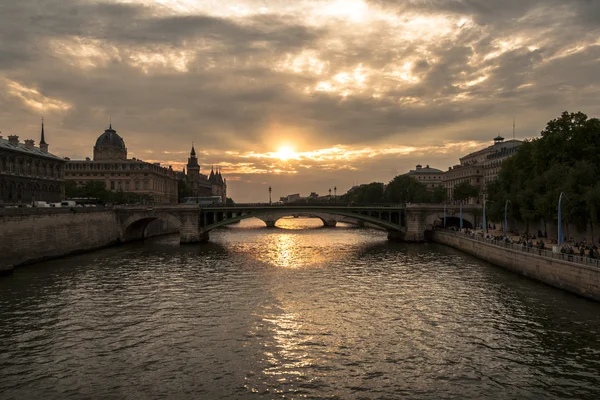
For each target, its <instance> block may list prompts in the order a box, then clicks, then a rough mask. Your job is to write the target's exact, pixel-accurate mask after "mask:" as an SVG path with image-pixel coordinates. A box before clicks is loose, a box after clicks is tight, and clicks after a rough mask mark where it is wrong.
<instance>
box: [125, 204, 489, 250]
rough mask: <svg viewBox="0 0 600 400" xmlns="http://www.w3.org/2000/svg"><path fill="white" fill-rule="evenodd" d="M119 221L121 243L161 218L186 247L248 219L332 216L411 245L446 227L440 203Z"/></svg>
mask: <svg viewBox="0 0 600 400" xmlns="http://www.w3.org/2000/svg"><path fill="white" fill-rule="evenodd" d="M480 209H481V208H480V207H479V206H469V207H465V208H464V210H463V226H465V227H470V226H473V225H476V224H477V223H478V218H479V214H480ZM115 213H116V217H117V222H118V224H119V226H120V229H121V242H128V241H132V240H138V239H143V238H144V231H145V229H146V226H147V225H148V224H149V223H150V222H152V221H153V220H156V219H161V220H165V221H168V222H169V223H170V224H172V225H173V226H175V227H179V232H180V242H181V243H203V242H206V241H208V239H209V232H210V231H211V230H213V229H217V228H221V227H224V226H227V225H230V224H234V223H237V222H239V221H241V220H244V219H247V218H258V219H261V220H263V221H264V222H265V223H266V225H267V227H274V226H275V222H276V221H277V219H279V218H281V217H284V216H292V215H311V216H315V217H317V218H320V219H321V220H322V221H323V223H324V225H325V226H335V222H336V220H335V219H333V218H331V216H337V217H343V218H345V219H347V218H350V219H353V220H356V221H357V222H358V223H368V224H372V225H375V226H377V227H379V228H381V229H385V230H386V231H387V232H388V238H389V239H394V240H404V241H410V242H420V241H423V240H425V239H426V232H427V231H429V230H431V229H432V227H433V226H434V224H441V221H442V219H443V217H444V206H443V205H441V204H407V205H400V204H397V205H373V206H366V205H361V206H355V205H351V204H348V205H343V204H334V205H331V204H311V205H307V204H298V205H293V204H292V205H268V204H249V205H243V204H241V205H235V206H213V207H206V206H198V205H195V204H192V205H178V206H138V207H115ZM446 219H447V224H448V225H455V226H458V219H459V207H458V206H456V205H451V206H446Z"/></svg>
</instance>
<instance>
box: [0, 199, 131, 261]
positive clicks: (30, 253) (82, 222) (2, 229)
mask: <svg viewBox="0 0 600 400" xmlns="http://www.w3.org/2000/svg"><path fill="white" fill-rule="evenodd" d="M119 234H120V230H119V227H118V225H117V220H116V218H115V213H114V212H113V210H112V209H98V208H80V207H77V208H72V209H69V208H33V209H32V208H23V209H20V208H17V209H2V210H1V211H0V272H2V271H4V272H6V271H10V270H12V269H13V268H14V267H15V266H17V265H21V264H28V263H33V262H36V261H41V260H44V259H49V258H56V257H62V256H66V255H68V254H73V253H78V252H84V251H89V250H94V249H98V248H101V247H105V246H109V245H113V244H117V243H118V242H119Z"/></svg>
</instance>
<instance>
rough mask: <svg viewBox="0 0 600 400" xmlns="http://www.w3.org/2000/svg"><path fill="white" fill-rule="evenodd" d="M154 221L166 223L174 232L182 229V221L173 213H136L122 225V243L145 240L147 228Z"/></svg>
mask: <svg viewBox="0 0 600 400" xmlns="http://www.w3.org/2000/svg"><path fill="white" fill-rule="evenodd" d="M154 221H164V222H166V223H167V224H168V225H169V226H170V229H173V232H175V231H179V229H180V228H181V225H182V223H181V220H180V219H179V218H178V217H177V216H175V215H173V214H171V213H151V214H149V215H148V214H143V213H136V214H133V215H131V216H129V217H128V218H127V219H126V220H125V221H123V222H122V223H121V243H125V242H130V241H134V240H144V238H145V237H147V236H146V234H147V233H146V228H148V225H150V223H152V222H154Z"/></svg>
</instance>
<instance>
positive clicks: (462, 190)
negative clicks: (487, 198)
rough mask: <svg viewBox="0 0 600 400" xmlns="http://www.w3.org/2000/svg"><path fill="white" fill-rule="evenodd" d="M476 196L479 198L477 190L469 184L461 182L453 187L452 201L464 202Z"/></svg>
mask: <svg viewBox="0 0 600 400" xmlns="http://www.w3.org/2000/svg"><path fill="white" fill-rule="evenodd" d="M477 196H479V189H478V188H476V187H475V186H473V185H471V184H470V183H469V182H461V183H459V184H458V185H456V186H455V187H454V200H457V201H465V202H466V201H469V199H470V198H474V197H477Z"/></svg>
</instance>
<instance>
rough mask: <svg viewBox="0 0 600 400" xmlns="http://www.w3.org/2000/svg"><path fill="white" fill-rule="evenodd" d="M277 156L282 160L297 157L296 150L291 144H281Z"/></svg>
mask: <svg viewBox="0 0 600 400" xmlns="http://www.w3.org/2000/svg"><path fill="white" fill-rule="evenodd" d="M275 156H276V157H277V158H279V159H280V160H281V161H287V160H289V159H290V158H295V157H297V154H296V152H295V151H294V149H292V148H291V147H290V146H281V147H280V148H279V150H277V153H275Z"/></svg>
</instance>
